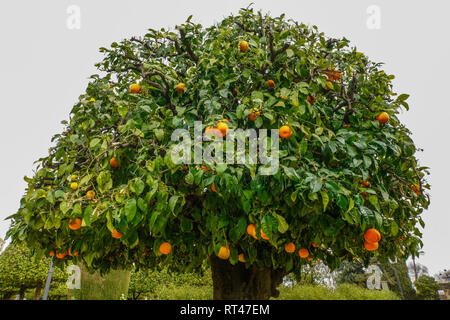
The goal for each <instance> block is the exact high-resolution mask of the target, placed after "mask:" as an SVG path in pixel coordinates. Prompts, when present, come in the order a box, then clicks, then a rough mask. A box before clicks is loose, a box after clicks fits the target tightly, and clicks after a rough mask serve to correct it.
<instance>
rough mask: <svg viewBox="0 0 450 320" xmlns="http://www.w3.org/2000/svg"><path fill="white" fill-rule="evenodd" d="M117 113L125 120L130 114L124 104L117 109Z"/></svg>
mask: <svg viewBox="0 0 450 320" xmlns="http://www.w3.org/2000/svg"><path fill="white" fill-rule="evenodd" d="M117 112H119V115H120V117H121V118H125V116H126V115H127V113H128V107H127V106H126V105H123V104H122V105H119V106H118V107H117Z"/></svg>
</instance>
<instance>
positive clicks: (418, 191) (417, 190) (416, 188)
mask: <svg viewBox="0 0 450 320" xmlns="http://www.w3.org/2000/svg"><path fill="white" fill-rule="evenodd" d="M411 188H412V189H413V191H414V192H415V194H417V195H418V194H420V184H413V185H411Z"/></svg>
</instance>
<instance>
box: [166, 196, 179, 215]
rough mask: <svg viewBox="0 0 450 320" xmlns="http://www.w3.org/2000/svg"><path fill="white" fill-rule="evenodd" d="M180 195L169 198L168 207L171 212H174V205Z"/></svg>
mask: <svg viewBox="0 0 450 320" xmlns="http://www.w3.org/2000/svg"><path fill="white" fill-rule="evenodd" d="M179 198H180V197H179V196H171V197H170V199H169V208H170V211H172V213H175V205H176V204H177V201H178V199H179Z"/></svg>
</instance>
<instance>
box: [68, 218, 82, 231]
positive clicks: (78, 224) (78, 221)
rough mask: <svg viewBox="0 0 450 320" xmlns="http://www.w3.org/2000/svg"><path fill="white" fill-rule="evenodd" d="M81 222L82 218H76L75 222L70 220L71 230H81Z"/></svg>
mask: <svg viewBox="0 0 450 320" xmlns="http://www.w3.org/2000/svg"><path fill="white" fill-rule="evenodd" d="M81 222H82V220H81V219H80V218H76V219H75V220H72V219H70V220H69V228H70V229H71V230H78V229H80V228H81Z"/></svg>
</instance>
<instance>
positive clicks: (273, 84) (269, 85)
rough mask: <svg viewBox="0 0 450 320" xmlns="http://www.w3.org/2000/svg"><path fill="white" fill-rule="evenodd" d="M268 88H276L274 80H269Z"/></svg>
mask: <svg viewBox="0 0 450 320" xmlns="http://www.w3.org/2000/svg"><path fill="white" fill-rule="evenodd" d="M267 86H268V87H269V88H273V87H275V82H274V81H273V80H267Z"/></svg>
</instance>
